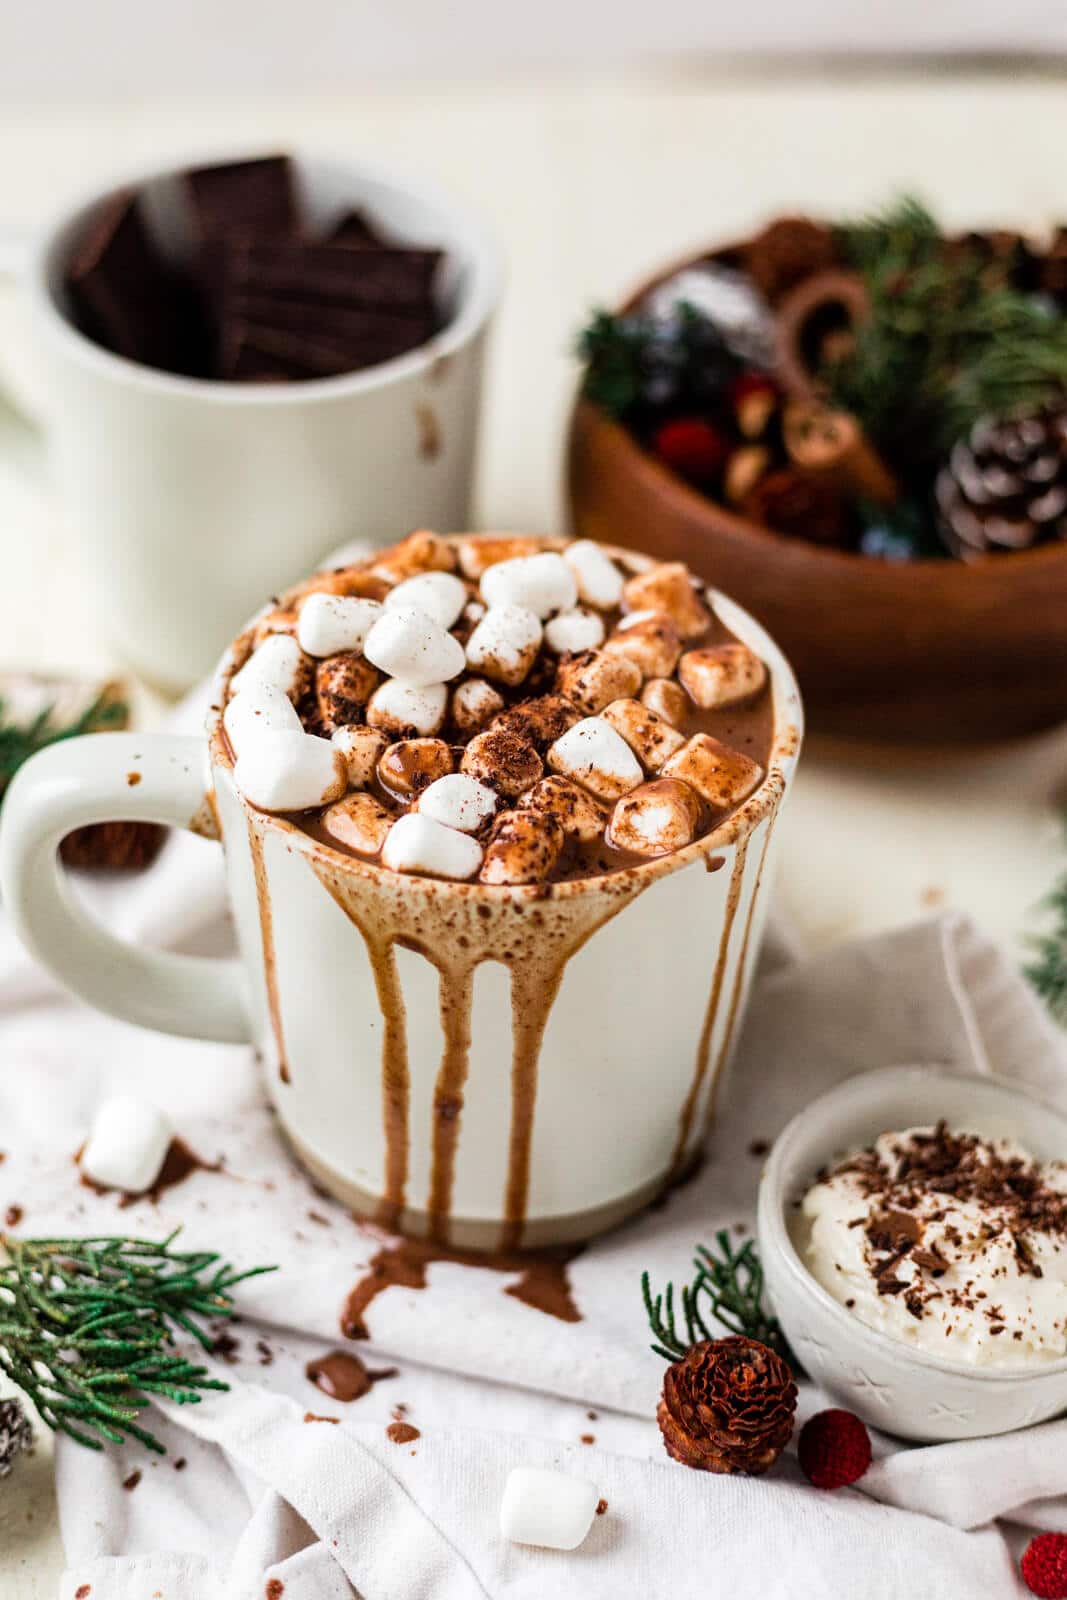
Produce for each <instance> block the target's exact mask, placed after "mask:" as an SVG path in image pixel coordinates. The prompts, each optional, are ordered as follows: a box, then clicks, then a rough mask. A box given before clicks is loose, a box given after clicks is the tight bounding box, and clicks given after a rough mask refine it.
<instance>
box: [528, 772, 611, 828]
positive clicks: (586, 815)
mask: <svg viewBox="0 0 1067 1600" xmlns="http://www.w3.org/2000/svg"><path fill="white" fill-rule="evenodd" d="M519 806H520V807H521V808H522V810H524V811H541V812H548V813H549V814H550V815H551V816H553V817H555V819H556V821H557V822H558V823H559V825H560V827H561V828H562V829H563V832H564V833H565V834H566V835H567V837H568V838H570V839H577V840H578V842H579V843H580V844H592V842H593V840H594V839H600V838H603V835H604V823H605V821H606V813H605V812H604V810H603V808H602V806H601V804H600V802H599V800H594V799H593V796H592V795H591V794H587V793H586V791H585V790H584V789H583V788H582V787H581V785H580V784H577V783H575V782H573V780H572V779H570V778H560V777H558V776H556V775H555V774H553V775H552V776H551V777H548V778H542V779H541V781H540V782H539V783H535V784H534V786H533V788H532V789H528V790H527V791H526V793H525V794H524V795H523V796H522V798H521V799H520V800H519Z"/></svg>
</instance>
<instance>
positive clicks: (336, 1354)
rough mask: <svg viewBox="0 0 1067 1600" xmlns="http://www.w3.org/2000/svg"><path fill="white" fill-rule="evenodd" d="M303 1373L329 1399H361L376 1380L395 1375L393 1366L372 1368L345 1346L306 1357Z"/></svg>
mask: <svg viewBox="0 0 1067 1600" xmlns="http://www.w3.org/2000/svg"><path fill="white" fill-rule="evenodd" d="M304 1375H305V1377H306V1378H308V1379H309V1381H310V1382H311V1383H313V1384H314V1385H315V1387H316V1389H321V1390H322V1392H323V1394H328V1395H329V1397H330V1399H331V1400H342V1401H345V1402H346V1403H348V1402H350V1401H352V1400H362V1398H363V1396H364V1395H365V1394H369V1393H370V1391H371V1389H372V1388H373V1387H374V1385H375V1384H376V1383H381V1382H382V1381H383V1380H384V1379H386V1378H395V1377H396V1375H397V1368H396V1367H381V1368H379V1369H378V1370H377V1371H372V1370H371V1369H370V1368H369V1367H367V1366H366V1365H365V1364H364V1362H362V1361H361V1360H360V1359H359V1357H358V1356H356V1355H352V1354H350V1353H349V1352H348V1351H347V1350H331V1351H330V1353H329V1355H325V1356H319V1357H317V1359H316V1360H314V1361H309V1362H308V1364H307V1366H306V1367H305V1368H304Z"/></svg>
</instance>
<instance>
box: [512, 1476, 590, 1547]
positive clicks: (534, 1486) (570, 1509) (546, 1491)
mask: <svg viewBox="0 0 1067 1600" xmlns="http://www.w3.org/2000/svg"><path fill="white" fill-rule="evenodd" d="M599 1498H600V1496H599V1494H598V1492H597V1489H596V1486H595V1485H594V1484H591V1483H590V1482H589V1480H588V1479H587V1478H572V1477H571V1475H570V1473H567V1472H553V1471H551V1470H550V1469H549V1468H548V1467H513V1468H512V1470H511V1472H509V1473H508V1481H507V1483H506V1484H505V1485H504V1497H503V1499H502V1500H501V1502H500V1531H501V1533H502V1534H503V1535H504V1538H505V1539H510V1540H512V1542H513V1543H514V1544H536V1545H542V1546H544V1548H546V1549H548V1550H577V1548H578V1546H579V1545H580V1544H581V1542H582V1540H583V1539H584V1538H585V1536H586V1534H587V1533H588V1532H589V1530H590V1528H591V1527H592V1526H593V1518H594V1517H595V1516H596V1508H597V1502H598V1500H599Z"/></svg>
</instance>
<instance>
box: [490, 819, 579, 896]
mask: <svg viewBox="0 0 1067 1600" xmlns="http://www.w3.org/2000/svg"><path fill="white" fill-rule="evenodd" d="M564 839H565V836H564V832H563V827H562V825H561V823H560V822H559V820H558V818H556V817H554V816H552V814H551V812H548V811H532V810H525V811H504V812H502V813H501V814H500V816H499V817H498V818H497V820H496V822H495V823H494V825H493V832H492V837H491V838H490V840H489V844H488V845H487V847H486V851H485V860H484V861H483V862H482V870H481V881H482V882H483V883H498V884H523V883H545V882H546V881H547V880H548V878H549V877H551V875H552V868H553V867H554V866H555V865H556V862H557V861H558V859H559V854H560V851H561V850H562V849H563V845H564Z"/></svg>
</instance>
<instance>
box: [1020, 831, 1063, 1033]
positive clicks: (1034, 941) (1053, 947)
mask: <svg viewBox="0 0 1067 1600" xmlns="http://www.w3.org/2000/svg"><path fill="white" fill-rule="evenodd" d="M1063 828H1064V836H1065V839H1067V817H1065V818H1064V822H1063ZM1042 904H1043V907H1044V909H1045V910H1046V911H1048V912H1049V914H1050V917H1051V923H1050V926H1049V929H1048V931H1047V932H1046V933H1042V934H1035V935H1034V936H1033V937H1032V938H1031V939H1030V941H1029V943H1030V948H1031V950H1032V951H1033V956H1032V959H1031V960H1030V961H1029V962H1027V964H1026V966H1024V968H1023V972H1024V974H1025V975H1026V977H1027V978H1029V980H1030V982H1031V983H1032V984H1033V986H1034V988H1035V989H1036V990H1037V993H1038V994H1039V995H1040V996H1041V998H1042V1000H1044V1002H1045V1004H1046V1005H1047V1006H1048V1008H1049V1011H1050V1012H1051V1013H1052V1015H1053V1016H1054V1017H1055V1019H1056V1021H1057V1022H1060V1023H1062V1024H1063V1025H1064V1026H1065V1027H1067V871H1065V872H1063V873H1061V874H1060V876H1059V878H1058V879H1057V880H1056V882H1055V884H1054V885H1053V887H1052V889H1051V890H1050V892H1049V893H1048V894H1047V895H1046V897H1045V899H1044V901H1043V902H1042Z"/></svg>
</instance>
